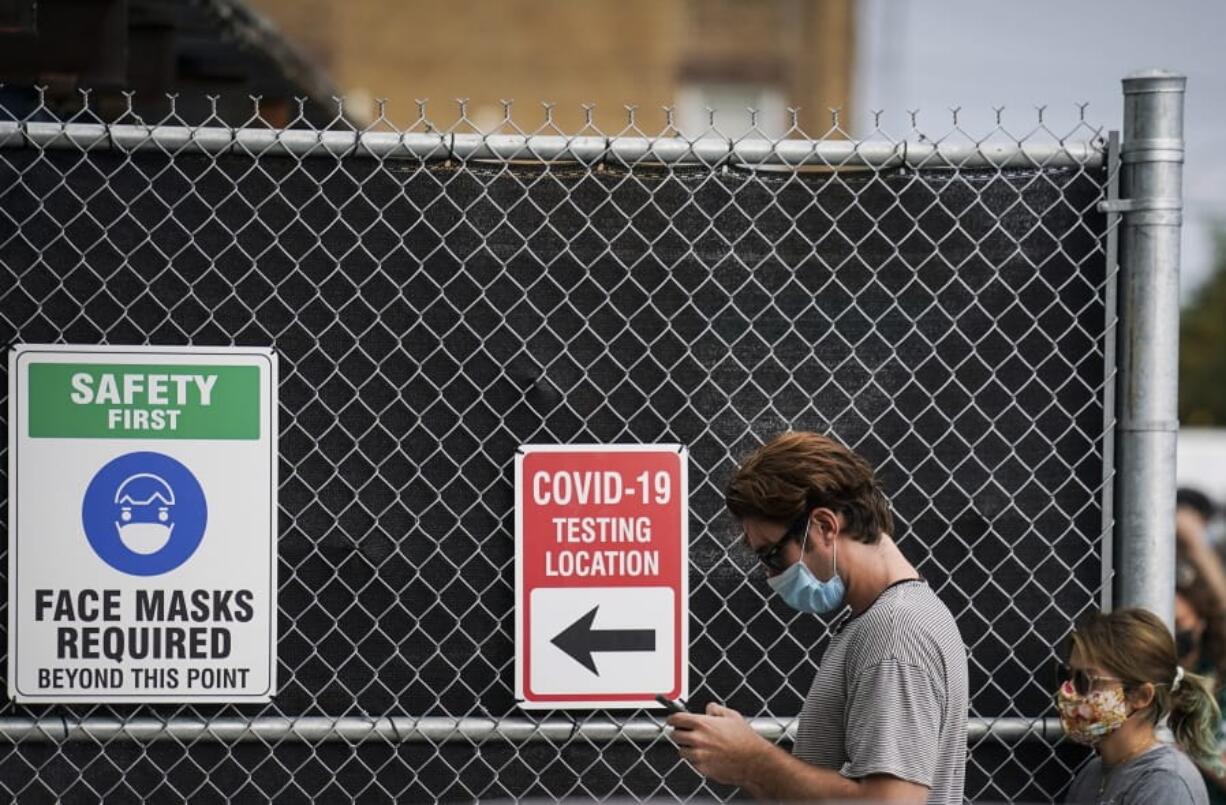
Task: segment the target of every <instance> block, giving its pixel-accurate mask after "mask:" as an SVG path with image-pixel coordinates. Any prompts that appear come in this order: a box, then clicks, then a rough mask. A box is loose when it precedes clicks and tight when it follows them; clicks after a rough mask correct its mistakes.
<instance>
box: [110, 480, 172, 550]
mask: <svg viewBox="0 0 1226 805" xmlns="http://www.w3.org/2000/svg"><path fill="white" fill-rule="evenodd" d="M115 505H116V506H117V507H118V517H117V519H116V521H115V529H116V530H117V531H118V532H119V541H120V542H122V543H123V544H124V547H125V548H127V549H128V550H130V551H132V552H133V553H138V554H142V555H148V554H153V553H157V552H158V551H160V550H162V548H164V547H166V544H167V543H168V542H170V537H171V535H172V534H174V530H175V524H174V522H172V520H171V513H172V511H173V510H174V505H175V492H174V489H172V488H171V486H170V484H168V483H167V482H166V481H165V480H164V479H162V478H160V477H159V476H157V475H154V474H153V473H148V472H142V473H137V474H136V475H133V476H130V477H128V478H125V479H124V481H123V483H121V484H120V485H119V488H118V489H117V490H115Z"/></svg>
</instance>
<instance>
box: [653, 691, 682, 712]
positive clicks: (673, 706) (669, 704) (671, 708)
mask: <svg viewBox="0 0 1226 805" xmlns="http://www.w3.org/2000/svg"><path fill="white" fill-rule="evenodd" d="M656 701H657V702H659V703H660V704H662V705H664V707H665V708H666V709H667V710H668V712H669V713H670V714H672V713H684V712H685V705H683V704H682V703H681V702H675V701H673V700H672V699H668V698H665V697H664V696H660V695H657V696H656Z"/></svg>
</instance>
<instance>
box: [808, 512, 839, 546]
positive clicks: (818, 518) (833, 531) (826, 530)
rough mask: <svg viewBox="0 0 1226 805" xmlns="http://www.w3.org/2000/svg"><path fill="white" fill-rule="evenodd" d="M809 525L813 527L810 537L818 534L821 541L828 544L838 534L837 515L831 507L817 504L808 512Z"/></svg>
mask: <svg viewBox="0 0 1226 805" xmlns="http://www.w3.org/2000/svg"><path fill="white" fill-rule="evenodd" d="M809 527H810V528H812V529H813V533H812V534H811V535H810V538H812V537H815V536H817V535H819V534H820V535H821V536H820V539H821V540H822V542H823V543H825V544H829V542H833V541H834V539H835V538H837V537H838V536H839V516H838V515H837V514H835V512H834V510H833V509H828V508H826V507H825V506H819V507H818V508H816V509H814V510H813V511H811V512H809Z"/></svg>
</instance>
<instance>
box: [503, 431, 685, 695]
mask: <svg viewBox="0 0 1226 805" xmlns="http://www.w3.org/2000/svg"><path fill="white" fill-rule="evenodd" d="M686 470H687V455H686V451H685V448H684V447H682V446H680V445H675V444H656V445H596V446H536V445H532V446H525V447H521V448H520V450H519V452H518V454H517V455H516V457H515V500H516V505H515V600H516V613H515V644H516V664H515V692H516V699H517V700H518V702H519V706H520V707H522V708H525V709H546V708H576V709H580V708H582V709H592V708H598V707H600V708H609V707H660V705H659V703H657V702H656V701H655V696H657V695H663V696H665V697H667V698H670V699H677V698H686V697H688V695H689V693H688V690H687V681H688V678H689V657H688V646H689V631H688V623H689V612H688V606H687V604H688V598H689V595H688V592H689V590H688V583H687V565H688V555H689V552H688V548H687V546H688V539H687V527H686V526H687V506H686V502H687V500H688V494H687V481H686V478H687V473H686Z"/></svg>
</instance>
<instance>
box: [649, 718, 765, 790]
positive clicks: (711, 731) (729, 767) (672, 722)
mask: <svg viewBox="0 0 1226 805" xmlns="http://www.w3.org/2000/svg"><path fill="white" fill-rule="evenodd" d="M668 725H669V726H670V727H672V728H673V730H674V732H673V741H675V742H676V744H677V745H678V746H679V747H680V748H681V757H683V758H685V759H686V760H688V761H689V762H690V765H692V766H693V767H694V768H695V769H696V770H697V771H698V773H699V774H702V775H704V776H706V777H710V778H711V779H712V780H715V781H716V782H719V783H726V784H728V785H744V784H745V781H746V780H747V779H748V778H749V776H750V774H751V771H752V769H753V766H754V764H755V763H756V762H757V761H758V759H759V758H760V757H761V756H762V754H763V753H764V752H769V751H770V748H771V744H770V743H769V742H768V741H767V740H766V739H765V738H763V737H761V736H760V735H758V734H757V733H756V732H754V731H753V728H752V727H750V726H749V723H748V722H746V721H745V719H744V718H742V717H741V714H740V713H738V712H737V711H735V710H732V709H730V708H728V707H724V706H723V705H720V704H715V703H714V702H712V703H711V704H708V705H707V714H706V715H697V714H695V713H675V714H673V715H672V716H669V719H668Z"/></svg>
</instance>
